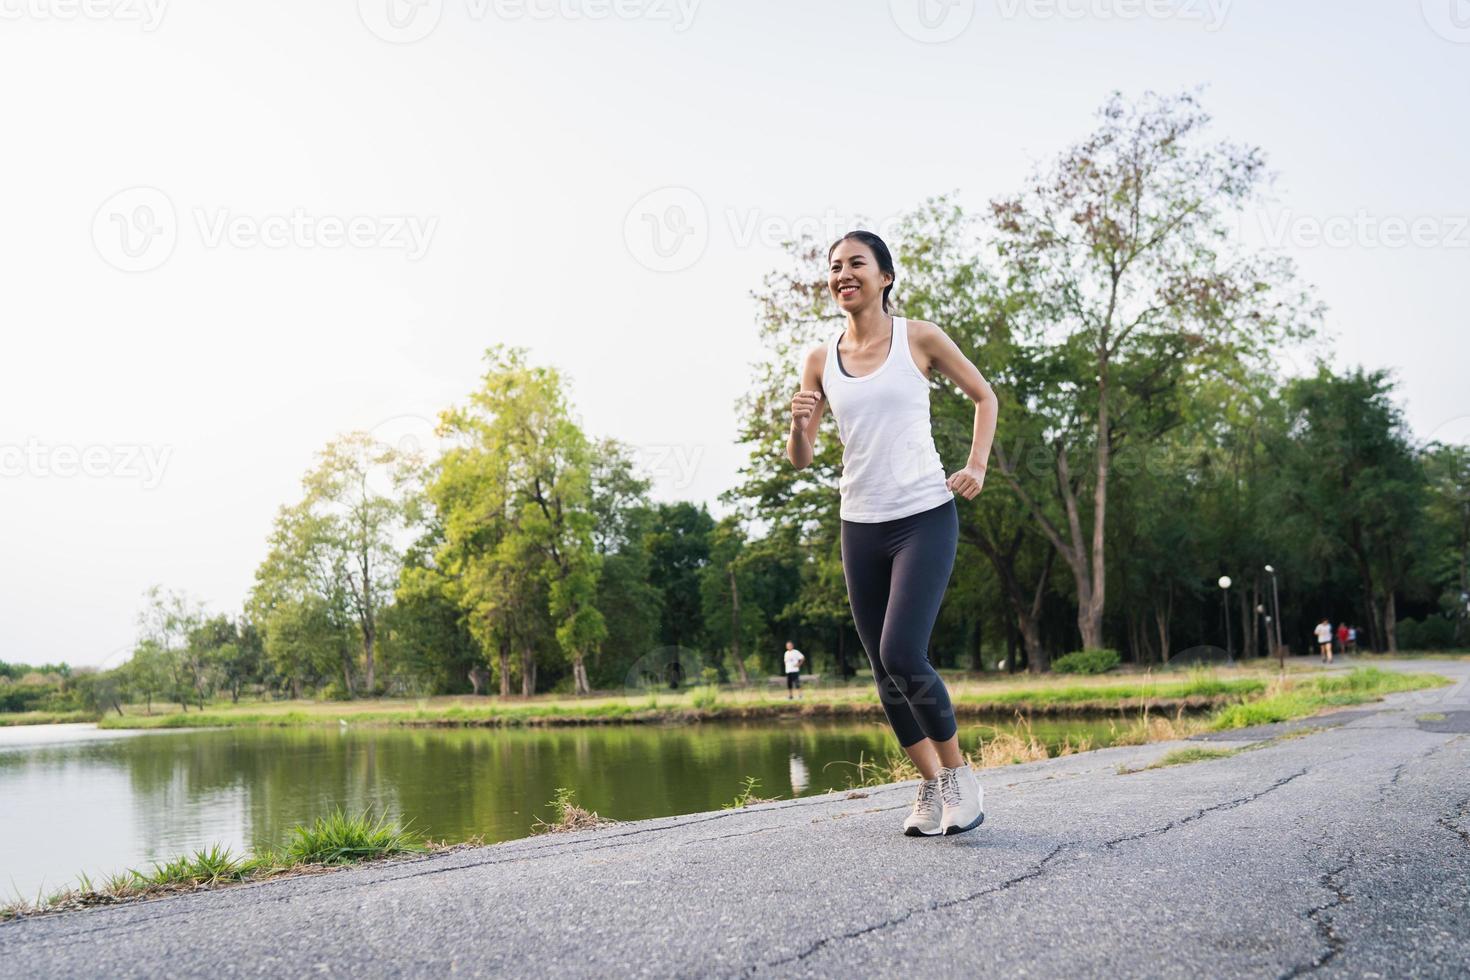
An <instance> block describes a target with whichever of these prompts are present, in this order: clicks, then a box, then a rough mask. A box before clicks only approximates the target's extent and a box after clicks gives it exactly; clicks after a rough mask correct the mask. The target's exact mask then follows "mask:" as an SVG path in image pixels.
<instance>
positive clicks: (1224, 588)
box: [1220, 575, 1235, 663]
mask: <svg viewBox="0 0 1470 980" xmlns="http://www.w3.org/2000/svg"><path fill="white" fill-rule="evenodd" d="M1220 599H1221V601H1222V602H1223V603H1224V604H1225V658H1226V659H1227V660H1229V661H1230V662H1231V663H1235V644H1234V643H1232V642H1231V640H1230V576H1229V575H1221V576H1220Z"/></svg>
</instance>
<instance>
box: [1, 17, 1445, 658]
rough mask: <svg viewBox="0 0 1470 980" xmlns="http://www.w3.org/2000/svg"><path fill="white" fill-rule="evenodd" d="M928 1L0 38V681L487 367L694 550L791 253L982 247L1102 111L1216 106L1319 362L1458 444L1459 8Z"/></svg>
mask: <svg viewBox="0 0 1470 980" xmlns="http://www.w3.org/2000/svg"><path fill="white" fill-rule="evenodd" d="M922 3H923V6H922V7H920V0H893V2H889V0H821V2H815V0H813V2H800V0H616V2H614V0H520V2H512V0H419V2H418V3H417V4H415V3H411V2H407V0H361V2H356V0H331V2H311V3H302V2H300V0H297V2H294V3H292V2H286V0H254V2H251V3H244V2H234V3H225V2H219V0H211V2H207V3H206V2H204V0H176V2H171V0H0V84H3V90H4V91H5V92H6V97H5V99H4V100H3V102H0V124H3V131H4V134H5V143H6V148H7V152H6V162H5V180H4V182H3V184H0V216H3V230H0V263H3V268H4V270H5V275H4V288H3V299H0V303H3V318H0V322H3V324H4V366H5V370H4V374H3V381H0V464H3V469H4V472H3V473H0V501H3V511H0V542H3V560H0V659H5V660H19V661H23V662H32V663H35V662H42V661H52V660H60V659H65V660H67V661H69V662H71V663H73V664H98V663H104V662H105V663H109V664H111V663H116V662H118V661H119V660H120V659H123V658H124V657H125V651H126V650H127V649H129V648H130V644H131V642H132V639H133V636H134V632H135V627H134V618H135V616H136V613H137V611H138V608H139V606H140V604H141V595H142V592H143V590H144V589H145V588H146V587H147V586H148V585H150V584H152V583H161V584H163V585H165V586H167V587H173V588H181V589H185V590H187V591H189V592H190V593H191V594H193V595H194V596H196V597H198V598H200V599H202V600H204V601H205V602H207V603H208V604H209V605H210V606H211V607H212V608H213V609H215V610H222V611H227V612H231V613H233V612H236V611H238V609H239V607H240V603H241V601H242V599H243V597H244V595H245V593H246V591H247V589H248V588H249V585H250V582H251V576H252V573H253V571H254V569H255V566H256V565H257V563H258V562H259V561H260V559H261V557H262V556H263V554H264V549H265V538H266V535H267V533H268V531H269V528H270V525H271V521H272V518H273V516H274V514H275V511H276V508H277V506H278V505H280V504H281V503H283V502H288V501H293V500H295V499H297V498H298V496H299V490H300V487H299V481H300V478H301V476H302V474H303V473H304V472H305V470H306V469H307V468H308V466H309V465H310V464H311V462H312V456H313V453H314V452H315V451H316V450H318V449H319V448H321V447H322V446H323V445H324V444H325V443H326V442H327V441H328V440H329V439H331V438H332V437H333V436H334V435H336V434H338V433H341V432H345V431H348V430H351V429H357V428H362V429H375V430H377V431H379V432H380V433H381V434H383V435H385V436H388V437H390V438H395V439H397V438H403V437H412V436H414V435H423V434H425V433H427V432H428V429H429V426H430V425H431V420H432V418H433V416H434V414H435V413H436V412H437V411H438V410H439V409H441V408H443V407H445V406H447V405H449V404H452V403H454V402H456V401H459V400H461V399H463V397H464V396H465V394H466V393H467V392H469V391H470V390H471V389H472V388H473V387H474V386H475V384H476V381H477V378H478V376H479V374H480V372H481V368H482V361H481V355H482V353H483V351H484V350H485V348H486V347H488V346H489V345H491V344H493V343H496V342H506V343H510V344H521V345H525V346H527V347H529V348H530V350H531V352H532V356H533V357H534V358H535V359H536V360H537V361H539V362H542V363H547V364H552V365H555V366H556V367H558V368H560V369H561V370H563V371H564V372H565V373H566V375H567V376H568V377H569V379H570V380H571V383H572V394H573V398H574V401H575V404H576V406H577V409H578V411H579V413H580V415H581V417H582V420H583V422H584V425H585V427H586V428H587V429H588V430H589V431H590V432H591V433H592V434H593V435H612V436H617V437H619V438H621V439H623V440H625V441H627V442H629V443H632V444H634V445H635V446H638V447H640V451H641V452H642V453H643V458H644V461H645V462H646V463H647V464H648V466H649V468H650V471H651V472H652V474H653V475H654V477H655V478H656V485H655V490H656V494H657V496H658V497H659V498H661V499H680V498H684V499H695V500H703V501H706V502H708V503H709V504H710V506H711V509H712V510H714V511H715V512H716V513H721V512H722V508H721V507H720V506H719V505H718V504H717V503H716V501H715V499H714V498H715V496H716V495H717V494H718V493H719V492H720V491H721V490H723V489H725V488H726V487H728V486H730V485H731V484H732V483H733V482H734V480H735V473H736V469H737V467H738V466H739V465H740V464H741V461H742V456H741V452H740V450H739V449H738V448H737V447H736V446H735V445H734V443H733V438H734V434H735V422H734V416H733V407H734V403H735V400H736V399H737V398H738V396H739V395H740V394H741V392H742V391H744V390H745V389H746V387H747V384H748V377H749V371H750V364H751V363H752V362H754V361H755V360H757V359H758V358H759V357H760V356H761V352H760V350H759V349H758V344H757V334H756V327H755V311H754V306H753V303H752V302H751V301H750V299H749V297H748V293H749V291H750V290H751V289H753V288H755V287H756V286H757V285H758V283H759V281H760V277H761V276H762V274H763V273H765V272H766V271H767V270H769V269H771V268H773V267H778V266H780V265H782V256H781V253H780V251H779V247H778V242H779V240H780V238H781V237H782V236H783V234H784V233H787V232H788V231H789V230H790V229H792V228H794V227H798V226H799V225H801V224H802V223H804V224H805V225H806V226H808V227H811V228H812V229H813V230H815V231H818V233H819V235H820V236H822V237H825V236H826V235H827V233H828V232H829V231H830V232H831V233H832V237H835V236H836V234H837V233H840V232H841V231H844V230H846V228H847V225H848V223H849V221H850V219H851V217H852V216H854V215H858V214H862V215H867V216H869V217H870V218H872V219H875V220H881V219H882V218H884V217H885V216H889V215H894V214H897V213H900V212H902V211H904V210H906V209H909V208H912V207H913V206H915V205H916V204H918V203H920V202H921V201H923V199H924V198H926V197H927V196H930V195H933V194H938V193H944V192H948V191H957V192H958V199H959V200H960V201H961V203H963V204H966V205H967V206H970V207H972V208H976V209H978V208H980V207H981V206H983V204H984V202H985V201H986V200H988V199H989V198H990V197H991V196H993V195H996V194H999V193H1004V192H1008V191H1010V190H1012V189H1014V188H1016V187H1017V186H1018V185H1019V184H1020V182H1021V181H1022V179H1023V178H1024V176H1025V175H1026V173H1027V172H1028V171H1029V170H1030V168H1031V166H1032V163H1033V162H1034V161H1037V160H1041V159H1044V158H1046V157H1049V156H1051V155H1052V154H1054V153H1055V152H1056V151H1057V150H1059V149H1060V148H1062V147H1063V146H1065V145H1066V144H1067V143H1069V142H1071V141H1073V140H1075V139H1077V138H1079V137H1080V136H1082V135H1083V134H1085V133H1086V132H1087V131H1088V130H1089V129H1090V127H1091V126H1092V124H1093V113H1094V111H1095V109H1096V108H1097V106H1098V105H1099V104H1100V103H1101V102H1102V101H1103V99H1104V98H1105V97H1106V95H1107V93H1108V91H1109V90H1111V89H1113V88H1119V89H1121V90H1123V91H1124V92H1125V93H1128V94H1130V95H1133V94H1137V93H1139V92H1142V91H1143V90H1144V89H1148V88H1153V89H1155V90H1159V91H1177V90H1179V89H1182V88H1187V87H1192V86H1194V85H1196V84H1199V83H1205V84H1207V85H1208V86H1209V87H1208V89H1207V90H1206V95H1205V104H1206V107H1207V108H1208V109H1209V110H1210V111H1212V112H1213V113H1214V115H1215V118H1216V125H1215V131H1216V133H1217V134H1218V135H1219V136H1223V137H1229V138H1231V139H1235V140H1239V141H1244V142H1251V143H1255V144H1258V145H1260V146H1262V147H1263V148H1264V149H1265V150H1266V152H1267V154H1268V156H1269V160H1270V164H1271V167H1272V168H1273V169H1275V170H1277V171H1279V172H1280V174H1281V177H1280V180H1279V181H1278V184H1277V194H1278V198H1279V200H1278V203H1277V205H1276V206H1275V207H1274V209H1273V210H1271V211H1270V212H1269V213H1267V214H1264V215H1260V216H1253V217H1252V219H1251V220H1250V221H1248V222H1247V223H1246V227H1245V229H1244V230H1245V233H1246V234H1247V235H1250V236H1252V237H1253V238H1254V240H1256V241H1258V242H1260V243H1262V244H1271V243H1279V244H1281V245H1282V246H1283V247H1285V248H1286V250H1287V251H1288V252H1289V253H1290V254H1292V255H1293V256H1295V258H1296V259H1297V260H1298V261H1299V264H1300V270H1301V273H1302V276H1303V278H1304V279H1305V280H1307V281H1308V282H1311V283H1313V284H1315V286H1316V287H1317V289H1318V292H1319V295H1320V296H1321V298H1322V299H1323V300H1325V301H1326V302H1327V303H1328V304H1329V305H1330V307H1331V315H1330V318H1329V326H1330V329H1331V331H1332V333H1333V335H1334V337H1335V346H1336V354H1335V358H1336V361H1337V363H1339V364H1342V365H1349V364H1358V363H1363V364H1367V365H1370V366H1389V367H1393V368H1395V369H1396V370H1397V372H1398V377H1399V378H1400V379H1401V382H1402V389H1401V390H1402V395H1403V397H1404V399H1405V401H1406V402H1407V408H1408V416H1409V418H1410V420H1411V422H1412V424H1413V426H1414V428H1415V430H1416V432H1417V433H1418V434H1419V435H1421V436H1426V437H1427V436H1429V435H1431V434H1434V433H1436V432H1438V433H1440V434H1446V433H1449V434H1454V435H1458V436H1461V437H1463V436H1465V435H1466V434H1467V433H1470V421H1467V420H1470V404H1467V402H1470V398H1467V395H1466V385H1465V381H1464V371H1465V363H1466V357H1465V354H1466V349H1465V348H1466V345H1465V343H1464V340H1463V338H1464V336H1465V327H1466V322H1465V320H1466V313H1465V311H1466V310H1470V275H1467V272H1470V228H1467V226H1466V225H1467V216H1470V201H1467V194H1466V187H1467V183H1466V174H1467V173H1470V129H1467V127H1466V125H1465V118H1466V117H1465V106H1466V105H1467V104H1470V4H1467V3H1466V2H1464V0H1423V3H1422V4H1421V3H1420V2H1419V0H1398V2H1394V3H1385V2H1382V0H1376V2H1375V0H1294V2H1281V0H1236V2H1229V0H982V2H979V3H978V4H976V3H973V2H970V0H922ZM650 222H655V223H658V222H661V223H662V224H661V226H660V230H659V231H658V232H657V234H658V235H659V236H660V237H657V238H655V237H653V236H654V234H655V229H654V227H653V225H651V224H650ZM829 225H830V227H828V226H829ZM1404 239H1408V240H1407V241H1404ZM900 275H902V270H900ZM981 368H982V370H984V365H981ZM833 492H834V493H835V492H836V490H835V488H834V491H833Z"/></svg>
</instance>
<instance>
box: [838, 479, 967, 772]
mask: <svg viewBox="0 0 1470 980" xmlns="http://www.w3.org/2000/svg"><path fill="white" fill-rule="evenodd" d="M959 533H960V518H959V511H958V510H957V509H956V507H955V502H954V499H953V498H951V499H949V500H946V501H945V502H944V503H942V504H940V505H939V506H938V507H935V508H933V509H932V510H926V511H923V512H921V513H918V514H911V515H910V516H908V517H900V518H898V519H897V520H893V521H882V522H879V523H876V524H863V523H858V522H854V521H843V522H842V572H843V575H844V576H845V577H846V579H847V598H848V602H849V603H850V604H851V606H852V619H853V623H854V625H856V626H857V631H858V637H859V638H860V639H861V640H862V641H863V649H865V650H866V651H867V654H868V661H869V663H871V664H872V665H873V677H874V679H875V680H876V681H877V683H878V699H879V700H880V701H881V702H882V703H883V711H884V713H885V714H886V715H888V722H889V724H891V725H892V726H893V732H894V734H895V735H897V736H898V744H899V745H901V746H903V747H905V748H907V747H908V746H910V745H913V744H914V743H916V742H919V741H922V740H923V739H925V738H932V739H934V740H935V741H936V742H943V741H947V740H948V739H951V738H953V737H954V735H955V732H956V731H957V729H956V726H955V718H954V706H953V705H952V704H951V703H950V700H949V690H948V689H947V688H946V687H945V686H944V681H943V680H942V679H941V678H940V676H939V674H937V673H936V672H935V670H934V668H933V667H932V666H930V664H929V659H928V650H929V634H930V633H931V632H932V631H933V629H934V621H935V619H937V618H938V617H939V603H940V601H941V600H942V599H943V598H944V589H945V587H946V586H947V585H948V584H949V575H950V572H951V571H953V570H954V557H955V548H956V546H957V545H958V543H959Z"/></svg>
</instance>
